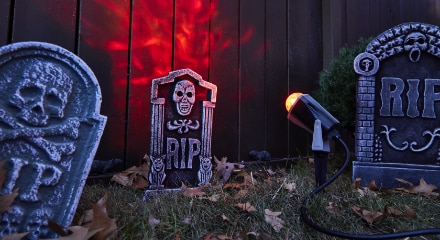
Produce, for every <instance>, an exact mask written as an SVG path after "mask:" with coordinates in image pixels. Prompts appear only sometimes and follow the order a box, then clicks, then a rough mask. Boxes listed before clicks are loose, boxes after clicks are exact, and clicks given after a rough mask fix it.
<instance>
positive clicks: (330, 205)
mask: <svg viewBox="0 0 440 240" xmlns="http://www.w3.org/2000/svg"><path fill="white" fill-rule="evenodd" d="M325 209H327V211H329V212H331V213H334V214H336V215H337V216H339V217H341V216H342V212H341V209H339V207H338V205H337V204H336V203H335V202H329V203H328V205H327V206H326V207H325Z"/></svg>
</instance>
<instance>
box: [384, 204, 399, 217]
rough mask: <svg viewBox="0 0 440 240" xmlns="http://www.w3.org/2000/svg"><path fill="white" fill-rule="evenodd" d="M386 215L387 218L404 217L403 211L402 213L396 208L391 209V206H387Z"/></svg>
mask: <svg viewBox="0 0 440 240" xmlns="http://www.w3.org/2000/svg"><path fill="white" fill-rule="evenodd" d="M383 212H384V214H385V215H387V216H393V217H400V216H403V212H402V211H400V210H399V209H396V208H393V207H390V206H388V205H387V206H385V209H384V211H383Z"/></svg>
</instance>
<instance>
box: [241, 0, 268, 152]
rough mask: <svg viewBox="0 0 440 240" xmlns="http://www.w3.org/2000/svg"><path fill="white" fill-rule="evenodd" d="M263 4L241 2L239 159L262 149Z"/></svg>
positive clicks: (257, 0)
mask: <svg viewBox="0 0 440 240" xmlns="http://www.w3.org/2000/svg"><path fill="white" fill-rule="evenodd" d="M264 7H265V1H264V0H242V1H240V53H239V54H240V55H239V58H240V60H239V61H240V62H239V64H240V75H239V78H240V80H239V81H240V83H239V84H240V90H239V91H240V97H239V101H240V102H239V104H240V105H239V132H238V134H239V146H240V148H239V149H240V154H239V155H240V158H241V159H243V160H246V159H249V157H248V153H249V151H251V150H258V151H261V150H265V148H266V146H265V138H266V129H265V127H266V126H265V109H264V97H265V96H264V94H265V89H264V54H265V49H264V47H265V39H264V37H265V28H264V25H265V9H264Z"/></svg>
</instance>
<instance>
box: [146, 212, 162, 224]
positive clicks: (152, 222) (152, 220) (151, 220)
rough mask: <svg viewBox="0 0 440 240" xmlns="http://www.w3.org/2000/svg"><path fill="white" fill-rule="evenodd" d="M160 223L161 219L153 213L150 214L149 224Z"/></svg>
mask: <svg viewBox="0 0 440 240" xmlns="http://www.w3.org/2000/svg"><path fill="white" fill-rule="evenodd" d="M159 223H160V220H159V219H156V218H155V217H154V216H153V214H149V215H148V225H150V226H154V225H157V224H159Z"/></svg>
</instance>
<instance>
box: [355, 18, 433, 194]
mask: <svg viewBox="0 0 440 240" xmlns="http://www.w3.org/2000/svg"><path fill="white" fill-rule="evenodd" d="M439 65H440V29H439V27H437V26H434V25H430V24H424V23H416V22H411V23H405V24H400V25H398V26H395V27H393V28H391V29H389V30H387V31H385V32H384V33H382V34H381V35H379V36H378V37H376V38H375V39H374V40H373V41H371V42H370V44H369V45H368V46H367V48H366V50H365V52H363V53H361V54H359V55H358V56H357V57H356V59H355V61H354V70H355V71H356V73H358V74H359V75H360V77H359V80H358V94H357V99H358V100H357V109H358V110H357V128H356V155H357V160H358V161H356V162H355V163H354V175H355V176H354V177H361V178H363V181H364V182H363V183H364V184H366V183H367V182H368V181H371V180H372V178H375V179H376V183H377V184H382V185H381V186H390V187H392V186H395V185H396V184H397V182H396V181H395V180H394V178H406V180H408V181H412V182H414V183H418V181H419V179H420V178H424V179H425V180H427V179H429V180H431V183H437V186H438V185H440V180H439V178H438V177H435V175H437V176H438V174H439V173H440V172H439V171H440V168H439V164H440V141H439V137H440V127H439V124H438V122H439V114H440V104H439V101H440V90H439V89H440V68H439ZM378 181H379V182H378Z"/></svg>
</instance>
